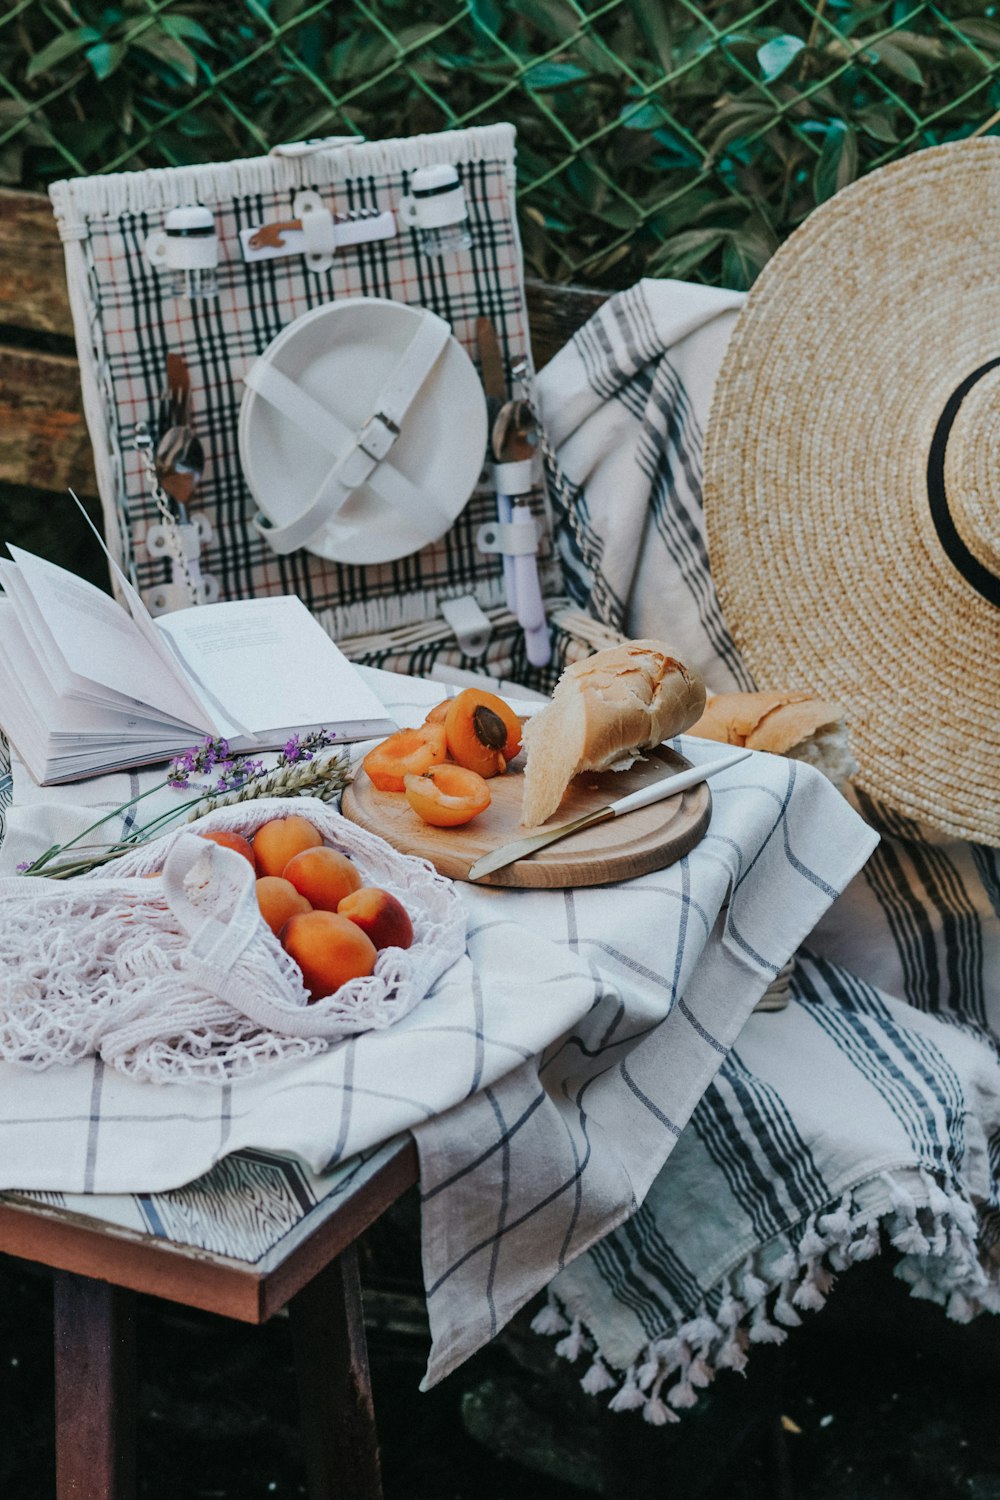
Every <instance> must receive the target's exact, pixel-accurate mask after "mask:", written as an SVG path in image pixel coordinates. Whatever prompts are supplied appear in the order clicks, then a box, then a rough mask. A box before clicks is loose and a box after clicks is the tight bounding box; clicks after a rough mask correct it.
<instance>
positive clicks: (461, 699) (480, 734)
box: [414, 688, 521, 776]
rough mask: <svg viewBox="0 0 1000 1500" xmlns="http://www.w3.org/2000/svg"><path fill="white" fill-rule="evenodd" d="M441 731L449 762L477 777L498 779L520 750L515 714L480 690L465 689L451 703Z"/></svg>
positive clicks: (518, 728) (490, 695) (519, 729)
mask: <svg viewBox="0 0 1000 1500" xmlns="http://www.w3.org/2000/svg"><path fill="white" fill-rule="evenodd" d="M444 730H445V739H446V740H447V743H448V754H449V755H450V756H451V758H452V760H453V761H456V762H457V763H458V765H460V766H465V767H466V769H467V770H469V771H476V772H478V774H479V775H480V776H499V775H500V773H501V772H502V771H505V770H506V768H507V762H508V761H510V760H513V759H514V756H515V755H516V754H517V752H518V751H519V750H520V748H521V721H520V719H519V718H518V716H517V714H516V713H515V712H514V710H513V709H512V708H508V706H507V704H506V703H505V702H504V701H503V699H502V698H498V697H497V696H496V694H495V693H485V692H483V691H482V690H481V689H480V688H466V689H465V690H464V691H463V692H461V693H459V695H458V697H457V698H453V699H452V700H451V702H450V703H449V705H448V711H447V713H446V714H445V719H444ZM414 769H417V768H416V767H414Z"/></svg>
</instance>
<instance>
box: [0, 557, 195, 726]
mask: <svg viewBox="0 0 1000 1500" xmlns="http://www.w3.org/2000/svg"><path fill="white" fill-rule="evenodd" d="M8 550H9V552H10V554H11V556H12V557H13V559H14V561H15V562H16V563H17V567H18V571H19V574H20V578H21V581H22V583H23V585H24V587H22V588H20V589H18V590H16V592H15V594H14V595H12V599H13V602H14V604H15V606H16V607H17V609H18V612H19V614H20V613H22V612H23V613H24V614H25V617H26V618H29V619H30V622H31V624H30V634H31V636H32V638H33V639H35V640H37V641H39V642H40V643H41V644H42V646H43V648H44V651H45V656H46V657H48V656H49V655H50V653H51V652H53V651H54V652H55V653H57V658H58V664H61V665H62V667H63V670H64V671H68V672H70V673H72V674H73V675H74V676H75V677H77V678H80V679H83V683H82V684H81V686H83V687H84V688H86V685H87V684H93V685H94V686H96V687H98V688H100V687H105V688H108V689H110V690H111V691H112V693H114V694H118V695H121V696H122V697H124V698H126V699H128V700H130V701H131V702H132V703H134V704H135V705H136V706H137V707H144V708H146V709H147V710H148V709H150V708H153V709H157V710H159V711H161V712H162V713H164V714H166V715H167V716H169V717H170V718H171V719H174V720H176V721H178V722H182V723H187V724H190V725H191V726H192V727H193V728H195V729H198V730H201V731H202V732H203V733H206V734H209V733H212V732H213V728H214V726H213V724H212V721H211V718H210V717H209V716H208V715H206V713H205V709H204V707H203V705H202V704H201V703H200V702H199V701H198V699H197V698H196V696H195V695H194V693H193V692H192V691H191V690H190V688H189V687H188V686H187V684H186V683H185V681H184V678H183V674H182V673H181V672H179V671H178V669H177V667H176V665H175V664H174V663H172V662H169V661H168V660H167V659H165V658H164V657H163V656H161V655H160V653H159V651H158V650H157V649H156V648H155V647H154V646H153V645H151V644H150V642H149V641H148V640H147V639H146V638H145V633H144V632H143V631H142V630H141V629H140V628H139V626H138V625H137V624H136V622H135V620H133V619H132V618H130V616H129V615H128V614H127V613H126V612H125V610H123V609H122V608H121V606H120V605H119V604H116V603H115V601H114V599H112V598H111V597H110V595H108V594H105V593H102V591H101V590H100V589H98V588H95V587H94V585H93V584H92V583H87V582H86V581H85V580H84V579H82V578H77V577H76V576H75V574H73V573H70V572H68V571H67V570H66V569H65V568H60V567H57V566H56V564H55V563H50V562H46V561H44V559H42V558H40V557H35V556H34V555H33V554H32V553H30V552H25V551H23V550H22V549H21V548H20V547H14V546H11V547H9V549H8ZM54 686H56V688H57V690H58V689H59V687H60V683H59V681H58V679H57V680H55V682H54ZM98 697H99V695H98Z"/></svg>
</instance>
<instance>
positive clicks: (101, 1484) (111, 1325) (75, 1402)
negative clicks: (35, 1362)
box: [53, 1271, 135, 1500]
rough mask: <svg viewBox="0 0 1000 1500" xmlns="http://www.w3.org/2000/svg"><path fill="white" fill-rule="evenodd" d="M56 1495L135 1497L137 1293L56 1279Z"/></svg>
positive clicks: (79, 1499) (104, 1499)
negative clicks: (135, 1308)
mask: <svg viewBox="0 0 1000 1500" xmlns="http://www.w3.org/2000/svg"><path fill="white" fill-rule="evenodd" d="M53 1294H54V1312H55V1396H56V1495H57V1497H58V1500H132V1497H133V1496H134V1494H135V1324H134V1316H133V1314H134V1303H135V1296H134V1294H133V1293H132V1292H127V1291H124V1290H123V1289H122V1288H121V1287H115V1286H109V1285H108V1284H107V1283H106V1282H103V1281H93V1280H91V1278H90V1277H89V1276H76V1275H73V1274H72V1273H70V1272H68V1271H56V1272H55V1274H54V1286H53Z"/></svg>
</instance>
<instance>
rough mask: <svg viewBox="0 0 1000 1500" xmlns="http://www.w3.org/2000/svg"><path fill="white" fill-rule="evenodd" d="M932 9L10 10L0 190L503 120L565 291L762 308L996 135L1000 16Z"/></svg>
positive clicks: (529, 241) (443, 0)
mask: <svg viewBox="0 0 1000 1500" xmlns="http://www.w3.org/2000/svg"><path fill="white" fill-rule="evenodd" d="M996 10H997V7H996V6H993V5H985V6H983V5H980V6H979V7H976V6H975V5H974V4H973V3H972V0H959V3H957V4H950V3H937V4H930V3H921V0H883V3H875V4H862V3H856V0H761V3H758V4H745V3H744V4H738V3H730V0H701V3H700V4H694V3H693V0H510V3H507V0H324V3H309V0H118V3H117V4H107V3H104V0H6V9H5V11H3V12H2V13H0V181H4V182H6V183H7V184H8V185H23V186H25V187H44V186H45V185H46V184H47V183H48V182H49V181H51V180H53V179H54V178H56V177H60V176H67V175H73V174H76V173H81V172H87V173H90V172H100V171H108V172H114V171H122V170H125V169H134V168H140V167H152V166H164V165H178V164H183V163H189V162H195V161H211V160H223V159H227V158H230V157H235V156H247V155H256V154H259V153H260V152H262V151H266V150H268V149H269V148H270V147H271V146H272V145H274V144H275V143H277V142H279V141H283V140H293V139H299V138H302V137H304V136H315V135H326V134H347V135H356V136H367V137H369V138H371V139H376V138H379V137H382V136H390V135H392V136H395V135H409V134H413V133H415V132H418V131H427V130H441V129H452V128H460V127H462V126H465V125H471V124H480V123H483V124H485V123H489V122H493V121H497V120H511V121H512V122H513V123H514V124H515V125H516V126H517V129H518V171H519V197H520V205H521V222H522V229H523V234H524V245H525V258H526V261H527V264H528V267H529V269H530V270H531V271H533V272H534V273H536V274H538V275H542V276H544V277H547V278H548V279H550V280H556V281H570V280H576V281H586V282H588V283H590V284H592V285H608V286H614V285H623V284H626V283H627V282H628V281H630V280H632V279H635V277H637V276H639V275H673V276H694V277H700V278H701V279H704V280H706V281H714V282H721V283H723V284H725V285H729V286H734V287H743V286H747V285H749V284H750V283H751V282H752V281H753V279H754V277H755V275H756V274H757V272H758V271H759V269H760V267H761V266H762V265H763V264H764V262H765V261H766V260H767V258H768V257H769V255H770V254H771V253H772V251H773V250H774V249H775V247H776V246H777V245H778V244H779V243H780V241H781V240H782V239H783V238H784V237H785V236H786V235H787V234H788V233H789V231H790V230H791V229H793V228H794V227H795V225H796V224H798V223H799V222H801V220H802V219H803V218H804V217H805V216H806V214H807V213H808V212H809V211H810V209H811V208H813V207H814V206H815V204H816V203H817V202H821V201H822V200H823V199H824V198H827V197H829V196H830V195H831V194H832V193H833V192H835V191H836V190H837V188H839V187H841V186H843V185H844V184H845V183H847V182H849V181H850V180H851V179H852V178H854V177H855V176H857V175H859V174H860V173H862V172H865V171H868V170H870V169H871V168H872V167H876V166H879V165H882V164H883V163H884V162H886V161H889V160H891V159H893V158H894V157H897V156H900V155H903V154H905V153H907V152H909V151H913V150H916V149H919V148H921V147H923V146H930V145H936V144H938V143H940V142H942V141H948V140H954V139H958V138H962V137H967V136H970V135H975V134H981V133H983V132H984V131H987V130H993V129H995V128H996V127H997V124H998V121H1000V17H998V16H996V15H995V14H994V12H995V11H996Z"/></svg>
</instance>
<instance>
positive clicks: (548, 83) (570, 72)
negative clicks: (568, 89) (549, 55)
mask: <svg viewBox="0 0 1000 1500" xmlns="http://www.w3.org/2000/svg"><path fill="white" fill-rule="evenodd" d="M588 76H589V75H588V73H587V70H586V68H578V67H577V65H576V63H564V62H543V63H538V64H536V66H535V67H533V68H529V69H528V70H527V72H526V73H525V75H524V81H525V83H527V84H528V85H529V87H530V88H533V89H555V88H558V87H559V85H560V84H564V83H578V82H579V81H580V79H581V78H587V77H588Z"/></svg>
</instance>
